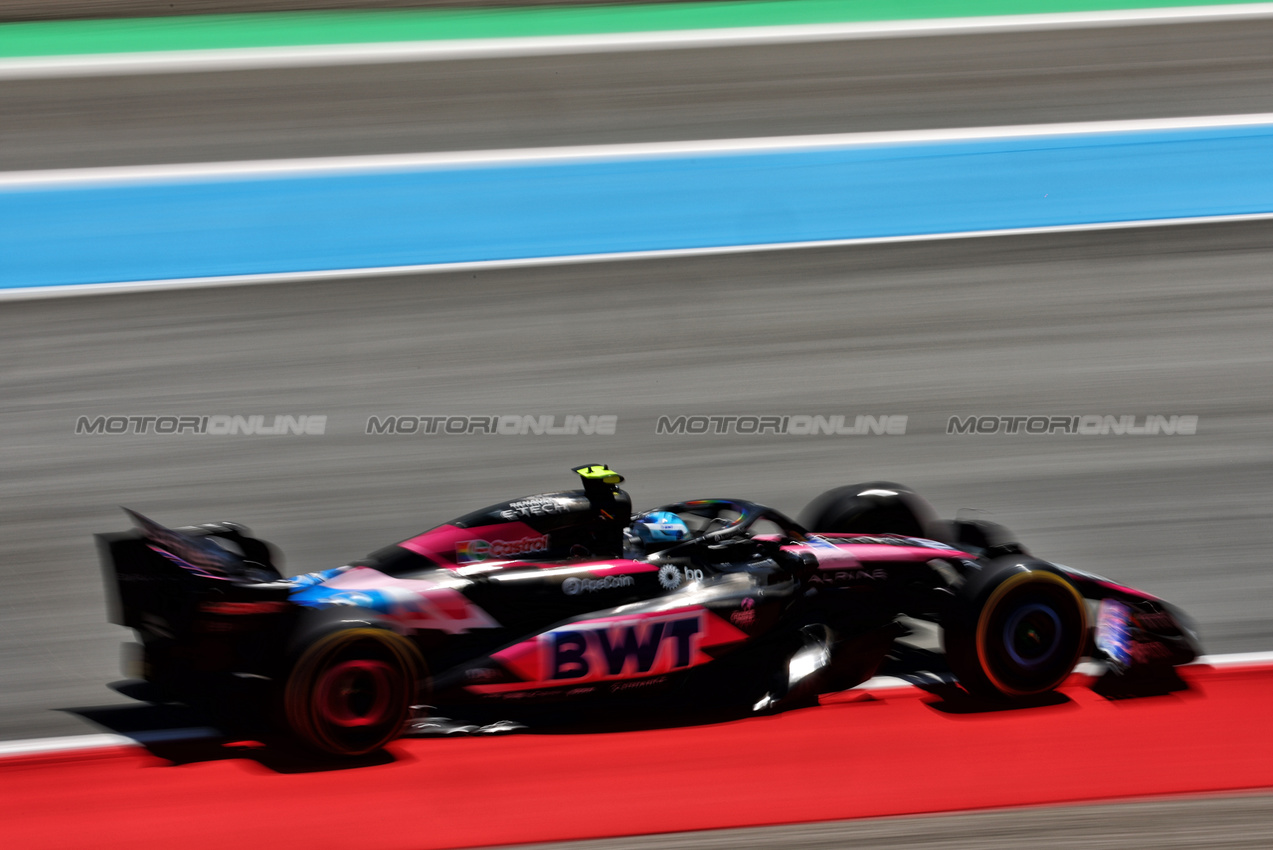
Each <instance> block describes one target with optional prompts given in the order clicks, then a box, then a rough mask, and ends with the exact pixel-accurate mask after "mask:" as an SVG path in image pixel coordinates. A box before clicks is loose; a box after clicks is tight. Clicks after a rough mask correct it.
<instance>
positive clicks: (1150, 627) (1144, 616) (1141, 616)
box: [1132, 611, 1179, 632]
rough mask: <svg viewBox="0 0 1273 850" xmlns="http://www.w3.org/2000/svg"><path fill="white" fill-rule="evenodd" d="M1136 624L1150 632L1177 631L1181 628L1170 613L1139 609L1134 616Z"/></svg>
mask: <svg viewBox="0 0 1273 850" xmlns="http://www.w3.org/2000/svg"><path fill="white" fill-rule="evenodd" d="M1132 619H1133V620H1134V621H1135V622H1136V625H1138V626H1140V627H1141V628H1142V629H1144V630H1146V631H1150V632H1177V631H1179V629H1178V628H1177V626H1176V622H1175V621H1174V620H1172V619H1171V615H1170V614H1163V613H1148V612H1143V611H1137V612H1136V613H1135V615H1134V616H1133V618H1132Z"/></svg>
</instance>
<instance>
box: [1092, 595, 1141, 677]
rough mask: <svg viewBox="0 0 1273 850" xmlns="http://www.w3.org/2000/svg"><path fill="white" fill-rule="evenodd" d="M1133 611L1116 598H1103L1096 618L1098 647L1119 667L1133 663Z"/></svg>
mask: <svg viewBox="0 0 1273 850" xmlns="http://www.w3.org/2000/svg"><path fill="white" fill-rule="evenodd" d="M1130 615H1131V612H1130V611H1129V610H1128V608H1127V606H1126V605H1124V604H1123V603H1121V602H1119V601H1117V600H1115V599H1102V600H1101V607H1100V613H1099V614H1098V616H1097V619H1096V648H1097V649H1099V650H1100V651H1101V652H1103V653H1105V655H1106V656H1107V657H1108V658H1109V660H1110V661H1112V662H1114V664H1116V665H1118V666H1119V667H1123V668H1126V667H1127V666H1128V665H1130V664H1131V660H1132V656H1131V630H1130V629H1129V628H1128V624H1129V620H1130Z"/></svg>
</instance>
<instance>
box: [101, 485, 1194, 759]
mask: <svg viewBox="0 0 1273 850" xmlns="http://www.w3.org/2000/svg"><path fill="white" fill-rule="evenodd" d="M588 470H592V471H594V472H595V471H596V470H603V471H604V472H605V473H607V475H605V476H601V475H595V474H593V475H591V476H590V475H589V474H586V472H587V471H588ZM578 471H579V472H580V473H581V474H582V475H584V487H583V489H581V490H570V491H562V492H553V493H544V494H539V495H534V496H528V497H523V498H519V499H513V500H510V501H507V502H502V503H500V504H498V505H493V506H491V507H488V508H484V509H482V510H480V511H475V512H473V513H470V514H467V515H465V516H463V517H460V518H458V519H456V520H453V521H452V522H449V523H446V524H444V525H440V526H438V527H436V528H434V529H431V530H429V531H426V532H424V533H423V534H420V535H418V536H415V537H412V538H409V539H407V540H404V541H402V542H400V543H397V544H395V545H393V546H389V547H386V548H385V549H382V550H379V551H377V552H375V553H373V554H372V555H371V556H369V557H368V558H366V559H363V560H361V561H356V562H353V563H351V564H348V565H345V566H342V567H338V568H335V569H330V570H326V571H323V572H318V573H310V574H306V575H302V576H296V577H294V578H290V579H285V578H282V577H281V576H279V574H278V573H277V571H276V570H275V569H274V567H273V566H272V559H271V555H270V553H271V549H270V547H269V545H268V544H265V543H263V542H262V541H260V540H257V539H256V538H253V537H250V536H249V535H248V534H247V532H246V529H244V528H242V527H241V526H237V525H234V524H229V523H222V524H214V525H206V526H199V527H194V528H185V529H177V530H173V529H166V528H163V527H162V526H159V525H158V524H156V523H153V522H152V521H150V520H147V519H145V518H144V517H141V516H139V515H134V516H135V519H136V521H137V523H138V525H139V530H138V531H134V532H124V533H119V534H111V535H101V536H100V541H101V545H102V547H103V555H104V561H105V563H106V566H107V568H108V576H109V581H108V585H109V586H110V587H111V588H112V589H114V590H115V594H114V596H115V599H114V605H113V615H114V616H113V620H114V622H117V623H120V624H121V625H125V626H129V627H131V628H133V629H135V630H136V632H137V634H138V637H139V639H140V644H141V647H142V657H143V661H144V664H143V675H144V676H145V678H146V679H147V680H149V681H150V682H152V683H153V684H155V685H156V686H160V687H163V688H166V689H167V690H168V691H169V692H170V694H171V695H175V696H177V697H178V698H180V699H184V700H187V701H190V702H201V701H202V702H207V701H209V700H214V701H218V700H219V701H224V700H225V698H226V695H227V694H230V693H234V694H236V695H237V696H236V698H240V699H242V700H243V701H244V702H245V704H250V705H251V706H253V714H252V716H254V717H255V716H259V717H261V718H267V717H268V718H273V722H274V724H275V726H276V727H280V726H281V727H282V729H283V730H284V731H286V732H288V733H289V734H291V735H293V736H295V737H297V738H299V739H300V740H301V741H303V742H304V743H305V744H307V745H309V746H311V747H313V748H317V749H319V750H323V751H326V752H329V753H336V754H345V755H347V754H356V753H362V752H366V751H368V750H371V749H375V748H377V747H379V746H382V745H383V744H384V743H385V742H386V741H388V740H390V739H392V738H393V737H394V736H396V735H397V734H400V732H401V731H402V729H403V728H404V725H405V724H406V723H407V722H408V720H409V718H410V716H411V707H412V706H415V705H419V704H421V703H429V704H432V705H445V706H448V707H451V709H452V710H453V711H460V712H462V711H463V710H464V708H463V707H464V706H466V705H467V706H470V708H474V709H476V708H479V707H480V706H483V705H485V706H492V705H493V706H498V709H497V711H498V712H508V713H513V712H515V711H516V710H518V709H517V707H519V706H523V705H529V704H537V705H548V706H553V705H561V704H564V703H580V704H588V705H592V706H608V705H616V704H619V703H623V704H626V705H651V704H662V705H674V706H681V707H688V708H696V707H703V706H708V705H711V706H721V705H733V706H738V707H742V708H743V709H745V710H777V709H781V708H783V707H785V706H789V705H793V704H807V703H809V702H811V701H813V700H815V699H816V696H817V694H818V693H820V692H825V691H827V690H832V689H842V688H847V687H851V686H853V685H855V684H858V683H860V682H862V681H864V680H865V679H867V678H869V677H870V676H872V675H874V673H875V672H876V670H877V669H878V668H879V667H880V665H881V663H882V662H883V661H884V660H885V658H886V656H887V654H888V653H889V652H890V650H891V649H892V647H893V644H894V640H895V639H896V638H897V637H898V636H899V635H900V634H903V633H904V632H905V629H904V628H903V627H902V626H900V625H899V618H901V617H911V618H917V619H922V620H930V621H933V622H936V623H938V624H940V625H941V626H942V628H943V632H944V640H945V647H946V651H947V655H948V660H949V662H950V666H951V668H952V669H953V671H954V672H955V674H956V675H957V676H958V678H959V681H960V683H961V684H962V685H963V686H964V687H965V688H966V689H967V690H969V691H970V692H972V693H974V694H977V695H979V696H981V697H984V698H990V699H1012V698H1019V697H1026V696H1030V695H1033V694H1038V693H1042V692H1045V691H1048V690H1051V689H1053V688H1055V687H1056V686H1057V685H1058V684H1059V683H1060V682H1061V681H1063V680H1064V679H1065V677H1066V676H1067V675H1068V674H1069V673H1070V672H1071V670H1072V669H1073V667H1074V666H1075V664H1076V663H1077V662H1078V661H1079V659H1080V658H1081V657H1083V656H1084V655H1087V656H1091V657H1096V658H1102V659H1105V660H1106V661H1107V662H1108V663H1109V665H1110V666H1111V668H1113V669H1114V670H1115V671H1118V672H1120V673H1123V672H1135V671H1137V670H1148V669H1158V668H1164V667H1166V668H1169V667H1170V666H1171V665H1176V664H1181V663H1185V662H1188V661H1190V660H1192V659H1193V658H1194V657H1196V655H1197V647H1196V641H1195V638H1194V636H1193V633H1192V631H1191V629H1190V628H1189V626H1188V624H1187V622H1186V621H1185V620H1184V618H1183V616H1182V615H1181V614H1180V612H1178V611H1177V610H1175V609H1174V608H1173V607H1171V606H1170V605H1168V604H1167V603H1165V602H1163V601H1162V600H1159V599H1157V598H1155V597H1153V596H1150V595H1149V594H1145V593H1142V592H1140V591H1137V590H1133V589H1131V588H1127V587H1123V586H1121V585H1118V584H1115V583H1113V582H1111V581H1109V580H1107V579H1103V578H1100V577H1098V576H1094V575H1091V574H1088V573H1083V572H1080V571H1077V570H1072V569H1069V568H1066V567H1062V566H1060V565H1057V564H1051V563H1048V562H1045V561H1041V560H1038V559H1035V558H1033V557H1031V556H1029V555H1028V554H1027V553H1026V552H1025V550H1024V549H1023V548H1022V547H1021V546H1020V545H1019V544H1016V543H1014V542H1012V541H1011V540H1010V539H1008V538H1007V536H1006V534H1005V533H1004V532H1003V530H1002V529H1000V528H998V527H996V526H991V525H990V524H987V523H968V522H942V521H940V520H937V519H936V516H935V514H933V513H932V511H931V509H930V508H929V507H928V506H927V503H925V502H923V500H921V499H919V497H918V496H916V495H915V494H914V493H912V492H911V491H909V490H907V489H906V488H903V487H899V486H898V485H893V484H879V483H877V484H864V485H859V486H856V487H850V488H840V489H839V490H835V491H831V492H830V493H827V494H824V495H823V496H821V497H819V498H818V499H816V500H815V501H814V502H813V503H812V504H811V505H810V508H809V509H808V510H807V511H806V512H805V514H803V515H802V517H801V519H802V522H801V523H797V522H795V521H794V520H791V519H789V518H788V517H786V516H784V515H783V514H781V513H779V512H778V511H776V510H773V509H772V508H767V507H765V506H762V505H758V504H755V503H752V502H747V501H741V500H733V499H706V500H698V501H689V502H681V503H677V504H673V505H666V506H663V507H661V508H659V510H661V511H670V512H672V513H676V514H677V515H678V516H680V517H682V518H683V519H684V521H685V522H686V523H687V524H688V525H689V527H690V528H691V534H690V536H689V538H688V539H686V540H683V541H681V542H678V543H675V544H673V545H671V546H668V547H667V548H664V549H662V550H660V551H648V550H646V549H644V548H643V547H642V546H641V545H640V544H639V543H638V542H637V541H636V540H635V539H634V538H632V537H631V535H628V534H627V533H626V530H627V528H628V525H629V523H630V521H631V501H630V499H629V497H628V495H627V493H625V492H624V491H623V490H621V489H619V487H618V486H617V483H618V482H619V481H621V480H622V479H620V478H619V477H618V476H617V474H614V473H612V472H611V471H609V470H605V469H604V468H603V467H581V468H580V470H578ZM245 682H247V683H251V687H250V688H245V686H244V683H245ZM257 709H259V711H257Z"/></svg>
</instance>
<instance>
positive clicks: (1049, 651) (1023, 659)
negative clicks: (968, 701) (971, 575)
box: [943, 559, 1087, 698]
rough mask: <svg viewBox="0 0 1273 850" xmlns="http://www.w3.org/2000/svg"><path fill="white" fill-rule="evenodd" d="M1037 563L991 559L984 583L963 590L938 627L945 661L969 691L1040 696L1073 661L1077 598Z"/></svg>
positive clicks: (1079, 623)
mask: <svg viewBox="0 0 1273 850" xmlns="http://www.w3.org/2000/svg"><path fill="white" fill-rule="evenodd" d="M1005 560H1006V559H1005ZM1039 566H1040V562H1031V561H1030V560H1029V559H1018V560H1015V561H1011V562H1009V563H1004V562H1003V560H1001V561H998V562H994V561H992V562H991V563H990V564H989V565H987V567H986V568H985V569H986V572H985V573H983V576H984V578H983V577H982V576H978V577H977V578H979V579H981V580H980V581H978V580H975V579H974V580H973V581H970V582H969V584H968V585H966V586H965V588H964V591H963V592H961V594H960V597H959V599H958V600H957V602H956V605H955V607H954V610H953V611H952V612H951V614H950V615H949V616H948V617H947V619H946V622H944V623H943V626H944V629H943V641H944V643H945V647H946V657H947V661H948V662H949V663H950V668H951V670H952V671H953V672H954V673H955V675H956V676H957V677H958V678H959V682H960V684H962V685H963V686H964V687H965V688H966V689H967V690H968V692H969V693H972V694H975V695H977V696H983V697H992V698H1004V697H1008V698H1019V697H1028V696H1034V695H1037V694H1043V693H1047V692H1048V691H1051V690H1055V689H1056V688H1057V686H1059V685H1060V684H1061V683H1062V682H1064V681H1065V679H1066V677H1067V676H1069V674H1070V672H1071V671H1072V670H1073V669H1074V665H1075V664H1077V663H1078V660H1079V656H1080V655H1081V654H1082V652H1083V647H1084V645H1085V644H1086V638H1087V609H1086V607H1085V606H1084V604H1083V598H1082V597H1081V596H1080V595H1079V593H1078V591H1076V590H1075V589H1074V587H1073V585H1071V584H1070V583H1069V582H1067V581H1066V580H1065V579H1063V578H1062V577H1060V576H1059V575H1057V574H1056V573H1052V572H1047V571H1044V570H1042V569H1039V568H1038V567H1039ZM996 567H997V568H996Z"/></svg>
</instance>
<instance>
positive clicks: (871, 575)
mask: <svg viewBox="0 0 1273 850" xmlns="http://www.w3.org/2000/svg"><path fill="white" fill-rule="evenodd" d="M886 578H888V573H887V572H885V571H884V570H819V571H818V572H815V573H813V575H811V576H809V584H816V585H824V586H828V587H842V586H844V585H846V584H856V583H857V582H862V581H883V580H884V579H886Z"/></svg>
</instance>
